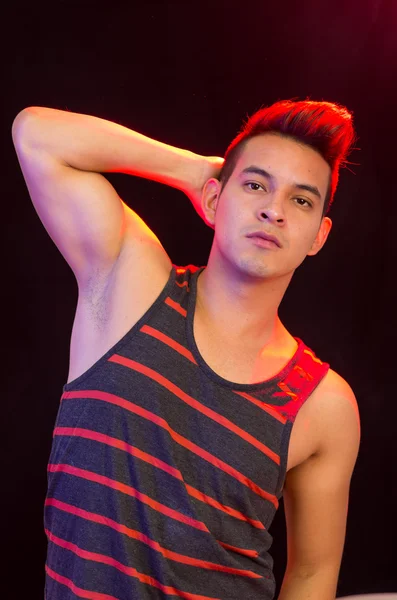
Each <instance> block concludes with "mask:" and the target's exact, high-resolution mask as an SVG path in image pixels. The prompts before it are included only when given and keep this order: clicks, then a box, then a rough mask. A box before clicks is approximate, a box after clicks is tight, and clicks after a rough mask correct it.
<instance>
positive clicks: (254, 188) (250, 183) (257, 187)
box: [244, 181, 264, 192]
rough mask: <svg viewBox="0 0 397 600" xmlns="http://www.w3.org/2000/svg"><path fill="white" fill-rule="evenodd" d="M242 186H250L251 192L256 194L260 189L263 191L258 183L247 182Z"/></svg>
mask: <svg viewBox="0 0 397 600" xmlns="http://www.w3.org/2000/svg"><path fill="white" fill-rule="evenodd" d="M244 185H246V186H252V187H249V189H250V190H251V191H253V192H257V191H258V190H260V189H261V190H263V189H264V188H263V186H262V185H260V184H259V183H256V182H255V181H247V183H245V184H244Z"/></svg>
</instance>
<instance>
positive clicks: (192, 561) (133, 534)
mask: <svg viewBox="0 0 397 600" xmlns="http://www.w3.org/2000/svg"><path fill="white" fill-rule="evenodd" d="M45 504H46V506H54V507H55V508H58V509H59V510H62V511H64V512H67V513H69V514H73V515H76V516H77V517H81V518H82V519H85V520H87V521H93V522H94V523H99V524H100V525H105V526H107V527H111V528H112V529H114V530H115V531H118V532H119V533H122V534H124V535H127V536H128V537H130V538H132V539H135V540H138V541H140V542H143V543H144V544H146V545H147V546H149V547H150V548H153V549H154V550H156V551H157V552H160V553H161V554H162V555H163V556H164V557H165V558H167V559H169V560H173V561H175V562H180V563H183V564H186V565H191V566H193V567H201V568H203V569H208V570H211V571H222V572H224V573H233V575H243V576H245V577H250V578H252V579H261V578H262V577H261V576H260V575H258V574H257V573H254V572H253V571H247V570H246V569H235V568H232V567H226V566H224V565H218V564H216V563H212V562H209V561H206V560H200V559H199V558H193V557H191V556H186V555H185V554H179V553H178V552H173V551H172V550H168V549H167V548H164V547H163V546H161V545H160V544H159V543H158V542H155V541H154V540H152V539H150V538H149V537H148V536H147V535H144V534H143V533H140V532H139V531H136V530H135V529H130V528H129V527H126V526H125V525H122V524H121V523H117V521H113V519H109V518H108V517H105V516H103V515H99V514H97V513H92V512H88V511H86V510H84V509H81V508H77V507H76V506H72V505H71V504H66V503H65V502H60V501H59V500H56V499H55V498H49V499H47V500H46V502H45Z"/></svg>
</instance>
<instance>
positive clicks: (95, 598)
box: [45, 565, 119, 600]
mask: <svg viewBox="0 0 397 600" xmlns="http://www.w3.org/2000/svg"><path fill="white" fill-rule="evenodd" d="M45 570H46V572H47V575H48V576H49V577H51V578H52V579H55V581H57V582H58V583H61V584H62V585H66V587H68V588H69V589H70V590H72V592H73V594H75V596H78V597H79V598H88V599H89V600H119V598H116V596H109V594H100V593H99V592H94V591H92V590H83V588H80V587H77V585H76V584H75V583H73V581H72V580H71V579H68V578H67V577H64V576H63V575H59V573H56V572H55V571H53V570H52V569H50V567H48V566H47V565H46V566H45Z"/></svg>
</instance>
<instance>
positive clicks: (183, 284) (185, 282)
mask: <svg viewBox="0 0 397 600" xmlns="http://www.w3.org/2000/svg"><path fill="white" fill-rule="evenodd" d="M175 283H176V285H179V287H180V288H182V287H184V286H186V288H187V289H186V291H187V292H189V291H190V290H189V286H188V282H187V281H182V283H179V281H175Z"/></svg>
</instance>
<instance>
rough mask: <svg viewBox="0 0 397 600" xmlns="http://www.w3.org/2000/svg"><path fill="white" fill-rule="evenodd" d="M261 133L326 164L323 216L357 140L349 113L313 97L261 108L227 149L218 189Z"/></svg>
mask: <svg viewBox="0 0 397 600" xmlns="http://www.w3.org/2000/svg"><path fill="white" fill-rule="evenodd" d="M264 133H275V134H278V135H280V136H282V137H287V138H290V139H292V140H295V141H297V142H298V143H301V144H304V145H306V146H310V147H311V148H313V149H314V150H316V151H317V152H318V153H319V154H320V155H321V156H322V157H323V158H324V160H325V161H326V162H327V163H328V164H329V166H330V168H331V177H330V182H329V185H328V190H327V194H326V197H325V201H324V209H323V216H324V215H325V214H326V213H327V212H328V210H329V209H330V207H331V205H332V202H333V200H334V195H335V191H336V188H337V185H338V180H339V168H340V167H341V166H345V165H346V164H347V160H346V158H347V156H348V154H349V152H350V151H351V149H352V145H353V143H354V142H355V141H356V135H355V131H354V127H353V115H352V113H351V112H349V111H348V110H347V108H346V107H344V106H342V105H340V104H336V103H333V102H325V101H321V102H315V101H312V100H300V101H293V100H281V101H279V102H276V103H274V104H272V105H271V106H268V107H265V108H261V109H260V110H258V111H257V112H256V113H254V114H253V115H252V116H251V117H250V118H249V119H248V121H247V122H246V123H245V124H244V125H243V128H242V130H241V132H240V133H239V134H238V135H237V136H236V137H235V138H234V140H233V141H232V142H231V144H230V145H229V147H228V149H227V150H226V153H225V162H224V165H223V167H222V171H221V173H220V176H219V179H220V181H221V184H222V187H221V190H222V189H223V188H224V187H225V185H226V183H227V181H228V180H229V178H230V176H231V175H232V173H233V171H234V169H235V166H236V164H237V161H238V159H239V157H240V156H241V154H242V151H243V150H244V146H245V144H246V142H247V141H248V140H249V139H251V138H253V137H256V136H258V135H262V134H264Z"/></svg>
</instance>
